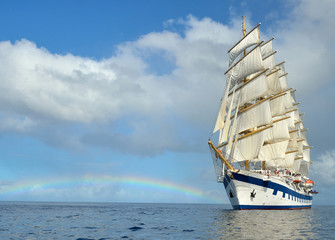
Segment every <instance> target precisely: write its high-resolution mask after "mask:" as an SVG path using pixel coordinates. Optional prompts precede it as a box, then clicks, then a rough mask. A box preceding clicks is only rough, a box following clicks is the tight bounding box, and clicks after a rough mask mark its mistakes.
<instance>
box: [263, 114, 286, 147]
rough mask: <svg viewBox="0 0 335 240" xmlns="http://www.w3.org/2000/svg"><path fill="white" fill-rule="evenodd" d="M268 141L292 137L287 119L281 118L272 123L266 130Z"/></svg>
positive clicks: (266, 140) (266, 139)
mask: <svg viewBox="0 0 335 240" xmlns="http://www.w3.org/2000/svg"><path fill="white" fill-rule="evenodd" d="M266 133H267V134H266V137H265V142H266V143H273V142H278V141H283V140H289V139H290V133H289V130H288V125H287V121H285V119H284V120H280V121H276V122H274V123H272V127H271V128H269V129H267V130H266Z"/></svg>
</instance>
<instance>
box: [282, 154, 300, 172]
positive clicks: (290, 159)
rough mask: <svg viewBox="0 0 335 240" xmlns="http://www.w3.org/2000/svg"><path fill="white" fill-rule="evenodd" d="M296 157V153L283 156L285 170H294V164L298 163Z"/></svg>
mask: <svg viewBox="0 0 335 240" xmlns="http://www.w3.org/2000/svg"><path fill="white" fill-rule="evenodd" d="M295 157H296V152H290V153H287V154H285V164H286V168H290V169H294V167H295V165H296V164H299V166H300V163H299V162H298V160H295Z"/></svg>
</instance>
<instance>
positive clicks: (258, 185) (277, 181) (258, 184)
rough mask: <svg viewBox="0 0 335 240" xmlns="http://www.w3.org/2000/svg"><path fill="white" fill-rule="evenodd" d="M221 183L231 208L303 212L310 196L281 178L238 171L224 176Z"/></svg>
mask: <svg viewBox="0 0 335 240" xmlns="http://www.w3.org/2000/svg"><path fill="white" fill-rule="evenodd" d="M223 183H224V186H225V189H226V192H227V195H228V198H229V200H230V202H231V205H232V207H233V208H234V209H241V210H242V209H303V208H310V207H311V206H312V200H313V197H312V194H311V193H308V191H307V190H303V188H299V187H298V186H296V185H295V184H288V183H286V182H285V180H283V178H280V177H276V176H270V177H268V176H266V175H262V174H259V173H254V172H250V171H244V170H240V171H239V172H228V173H226V174H225V176H224V179H223Z"/></svg>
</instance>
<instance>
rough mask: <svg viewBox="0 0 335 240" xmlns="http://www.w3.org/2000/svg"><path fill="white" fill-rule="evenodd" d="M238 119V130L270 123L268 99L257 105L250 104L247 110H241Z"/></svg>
mask: <svg viewBox="0 0 335 240" xmlns="http://www.w3.org/2000/svg"><path fill="white" fill-rule="evenodd" d="M238 120H239V132H242V131H244V130H247V129H250V128H254V127H257V126H262V125H266V124H270V123H271V122H272V116H271V109H270V101H269V100H266V101H263V102H262V103H259V104H257V105H256V104H255V105H254V106H250V108H249V109H248V110H247V111H244V112H242V113H241V114H240V115H239V116H238Z"/></svg>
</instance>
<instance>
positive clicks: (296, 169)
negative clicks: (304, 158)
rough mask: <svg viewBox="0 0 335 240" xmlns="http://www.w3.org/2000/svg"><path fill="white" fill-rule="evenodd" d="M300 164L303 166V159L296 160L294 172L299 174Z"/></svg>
mask: <svg viewBox="0 0 335 240" xmlns="http://www.w3.org/2000/svg"><path fill="white" fill-rule="evenodd" d="M300 164H301V158H296V159H295V160H294V163H293V167H292V169H293V171H295V172H299V171H300Z"/></svg>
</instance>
